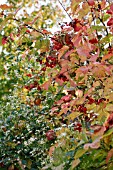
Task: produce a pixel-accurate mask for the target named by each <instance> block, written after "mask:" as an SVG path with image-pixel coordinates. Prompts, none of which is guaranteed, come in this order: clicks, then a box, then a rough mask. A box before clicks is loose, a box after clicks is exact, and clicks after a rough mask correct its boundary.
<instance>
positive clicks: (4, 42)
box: [2, 37, 7, 45]
mask: <svg viewBox="0 0 113 170" xmlns="http://www.w3.org/2000/svg"><path fill="white" fill-rule="evenodd" d="M6 43H7V37H4V38H2V44H3V45H4V44H6Z"/></svg>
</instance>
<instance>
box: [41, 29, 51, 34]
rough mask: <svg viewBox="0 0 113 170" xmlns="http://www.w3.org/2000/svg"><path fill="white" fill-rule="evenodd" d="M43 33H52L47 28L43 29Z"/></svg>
mask: <svg viewBox="0 0 113 170" xmlns="http://www.w3.org/2000/svg"><path fill="white" fill-rule="evenodd" d="M42 33H43V34H51V32H49V31H47V30H45V29H43V30H42Z"/></svg>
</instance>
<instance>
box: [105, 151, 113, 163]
mask: <svg viewBox="0 0 113 170" xmlns="http://www.w3.org/2000/svg"><path fill="white" fill-rule="evenodd" d="M112 156H113V148H112V149H111V150H110V151H109V152H108V155H107V157H106V163H108V162H109V160H110V158H111V157H112Z"/></svg>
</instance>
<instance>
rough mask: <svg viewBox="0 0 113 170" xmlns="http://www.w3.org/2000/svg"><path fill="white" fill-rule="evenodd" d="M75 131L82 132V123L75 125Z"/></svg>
mask: <svg viewBox="0 0 113 170" xmlns="http://www.w3.org/2000/svg"><path fill="white" fill-rule="evenodd" d="M74 130H75V131H79V132H81V131H82V125H81V123H79V122H78V123H77V124H75V125H74Z"/></svg>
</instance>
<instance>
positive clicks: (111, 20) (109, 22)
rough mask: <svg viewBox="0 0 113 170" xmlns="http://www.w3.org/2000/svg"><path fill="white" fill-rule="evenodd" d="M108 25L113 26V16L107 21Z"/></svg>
mask: <svg viewBox="0 0 113 170" xmlns="http://www.w3.org/2000/svg"><path fill="white" fill-rule="evenodd" d="M107 26H113V18H110V19H109V21H108V22H107Z"/></svg>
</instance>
